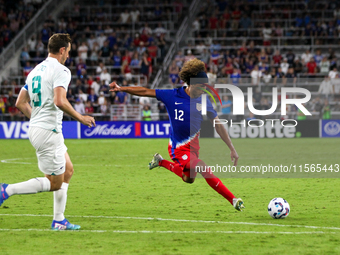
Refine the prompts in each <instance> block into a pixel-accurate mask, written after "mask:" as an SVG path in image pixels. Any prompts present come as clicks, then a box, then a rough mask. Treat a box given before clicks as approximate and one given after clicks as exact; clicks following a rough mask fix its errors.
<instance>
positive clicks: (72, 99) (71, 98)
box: [66, 88, 76, 105]
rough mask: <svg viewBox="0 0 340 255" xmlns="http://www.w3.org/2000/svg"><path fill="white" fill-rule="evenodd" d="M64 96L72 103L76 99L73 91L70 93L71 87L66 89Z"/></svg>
mask: <svg viewBox="0 0 340 255" xmlns="http://www.w3.org/2000/svg"><path fill="white" fill-rule="evenodd" d="M66 98H67V100H68V101H69V102H70V103H71V104H72V105H74V104H75V102H76V99H75V97H74V95H73V93H72V89H71V88H69V89H68V90H67V95H66Z"/></svg>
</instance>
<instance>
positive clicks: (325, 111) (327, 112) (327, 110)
mask: <svg viewBox="0 0 340 255" xmlns="http://www.w3.org/2000/svg"><path fill="white" fill-rule="evenodd" d="M322 119H324V120H329V119H331V107H330V105H329V101H328V99H325V101H324V106H323V108H322Z"/></svg>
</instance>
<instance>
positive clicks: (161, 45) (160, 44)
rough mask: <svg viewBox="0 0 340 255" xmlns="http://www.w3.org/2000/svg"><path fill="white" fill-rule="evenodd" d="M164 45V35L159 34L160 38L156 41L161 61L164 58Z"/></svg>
mask: <svg viewBox="0 0 340 255" xmlns="http://www.w3.org/2000/svg"><path fill="white" fill-rule="evenodd" d="M166 44H167V42H166V40H165V34H161V36H160V37H159V38H158V40H157V46H158V49H159V51H160V54H159V56H160V59H161V60H163V58H164V57H165V49H166Z"/></svg>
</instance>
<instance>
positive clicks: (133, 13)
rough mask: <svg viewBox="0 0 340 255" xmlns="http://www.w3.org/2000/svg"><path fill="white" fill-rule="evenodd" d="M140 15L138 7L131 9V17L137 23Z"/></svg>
mask: <svg viewBox="0 0 340 255" xmlns="http://www.w3.org/2000/svg"><path fill="white" fill-rule="evenodd" d="M139 15H140V12H139V10H138V9H136V8H133V9H132V11H130V19H131V22H132V23H136V22H138V21H139Z"/></svg>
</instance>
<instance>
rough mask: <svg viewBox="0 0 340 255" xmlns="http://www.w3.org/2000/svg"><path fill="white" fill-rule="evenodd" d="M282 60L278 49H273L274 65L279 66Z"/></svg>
mask: <svg viewBox="0 0 340 255" xmlns="http://www.w3.org/2000/svg"><path fill="white" fill-rule="evenodd" d="M281 61H282V56H281V54H280V51H279V50H276V51H275V55H274V56H273V64H274V67H279V66H280V64H281Z"/></svg>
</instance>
